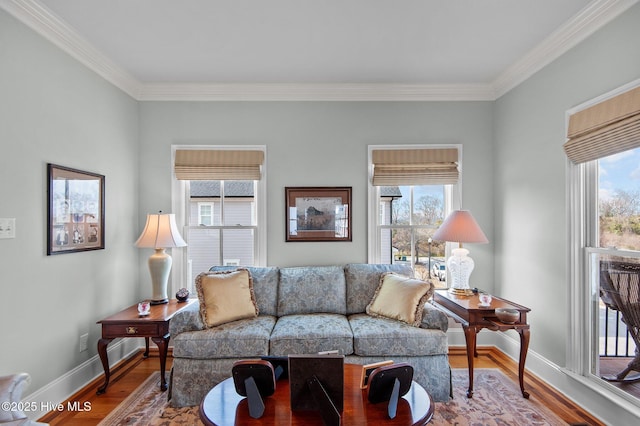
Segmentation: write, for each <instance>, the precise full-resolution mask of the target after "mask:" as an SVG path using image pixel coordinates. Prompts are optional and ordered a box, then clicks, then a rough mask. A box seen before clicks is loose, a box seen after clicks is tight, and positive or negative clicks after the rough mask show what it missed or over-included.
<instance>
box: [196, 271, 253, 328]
mask: <svg viewBox="0 0 640 426" xmlns="http://www.w3.org/2000/svg"><path fill="white" fill-rule="evenodd" d="M196 290H197V292H198V299H199V301H200V313H201V315H202V321H203V322H204V323H205V325H206V326H207V327H215V326H218V325H220V324H224V323H227V322H231V321H237V320H239V319H244V318H252V317H256V316H258V306H257V305H256V299H255V295H254V293H253V281H252V279H251V274H250V273H249V271H248V270H246V269H238V270H237V271H227V272H203V273H201V274H199V275H198V276H197V277H196Z"/></svg>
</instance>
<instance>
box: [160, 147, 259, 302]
mask: <svg viewBox="0 0 640 426" xmlns="http://www.w3.org/2000/svg"><path fill="white" fill-rule="evenodd" d="M188 149H193V150H206V149H211V150H236V151H239V150H247V151H262V152H263V153H264V163H263V165H262V177H261V179H260V180H259V181H257V183H256V185H255V194H254V197H255V203H256V208H255V214H256V215H257V216H258V217H257V218H256V226H257V231H256V240H255V245H254V265H255V266H266V265H267V211H268V210H267V167H266V165H267V147H266V146H265V145H172V146H171V208H172V210H173V213H174V214H175V216H176V223H177V224H178V226H179V227H180V228H181V229H182V235H183V237H184V238H185V241H187V244H189V241H188V239H187V238H188V233H187V232H185V231H186V226H187V224H188V219H189V216H188V215H189V210H188V203H189V197H190V194H189V193H188V185H187V184H186V183H185V181H183V180H178V179H176V175H175V171H174V164H175V160H176V151H177V150H188ZM172 251H173V250H172ZM171 256H172V257H173V266H172V271H171V290H170V291H169V294H173V293H175V292H176V291H178V289H180V288H182V287H186V288H187V289H189V290H193V288H194V287H193V286H194V282H193V280H194V279H195V277H193V276H191V274H190V270H191V268H190V265H189V264H188V256H187V250H184V249H183V250H182V252H181V253H178V252H172V254H171Z"/></svg>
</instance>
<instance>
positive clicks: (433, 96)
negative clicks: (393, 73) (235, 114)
mask: <svg viewBox="0 0 640 426" xmlns="http://www.w3.org/2000/svg"><path fill="white" fill-rule="evenodd" d="M494 98H495V94H494V92H493V89H492V88H491V87H490V86H489V85H482V84H479V85H426V84H425V85H419V84H190V83H184V84H144V85H143V86H142V89H141V91H140V97H139V100H141V101H488V100H493V99H494Z"/></svg>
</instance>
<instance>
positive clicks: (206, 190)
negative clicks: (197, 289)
mask: <svg viewBox="0 0 640 426" xmlns="http://www.w3.org/2000/svg"><path fill="white" fill-rule="evenodd" d="M264 156H265V149H264V148H263V147H247V148H245V149H241V148H239V147H211V148H209V149H206V147H201V146H199V147H193V148H189V147H184V146H179V147H174V171H175V177H176V179H175V180H174V191H173V195H174V203H173V204H174V211H176V220H178V221H179V223H181V224H182V226H183V228H182V229H183V231H182V232H183V237H184V238H185V240H186V241H187V244H188V245H187V247H186V250H183V256H182V259H180V261H179V262H176V259H175V258H174V275H173V277H174V283H175V286H180V285H181V286H185V287H187V288H192V287H193V282H194V280H195V277H196V276H197V275H198V274H199V273H201V272H206V271H208V270H209V268H211V267H212V266H218V265H233V266H261V265H264V264H266V260H265V258H266V253H265V247H266V226H265V223H266V217H265V208H264V199H265V194H266V178H265V176H264V171H263V170H264V167H263V165H264ZM178 213H179V214H178ZM184 282H186V283H187V284H186V285H185V284H180V283H184Z"/></svg>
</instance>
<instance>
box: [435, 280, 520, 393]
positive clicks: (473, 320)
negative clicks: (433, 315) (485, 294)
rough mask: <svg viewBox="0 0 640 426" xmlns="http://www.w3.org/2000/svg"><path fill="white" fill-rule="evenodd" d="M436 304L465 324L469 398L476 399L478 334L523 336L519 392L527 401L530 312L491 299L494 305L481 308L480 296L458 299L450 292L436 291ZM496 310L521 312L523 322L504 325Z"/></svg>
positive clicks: (514, 304) (512, 304)
mask: <svg viewBox="0 0 640 426" xmlns="http://www.w3.org/2000/svg"><path fill="white" fill-rule="evenodd" d="M433 304H434V305H435V306H436V307H437V308H439V309H440V310H442V311H443V312H444V313H445V314H447V315H448V316H450V317H451V318H453V319H454V320H455V321H456V322H459V323H461V324H462V329H463V330H464V338H465V341H466V343H467V360H468V364H469V389H468V390H467V398H471V397H472V396H473V359H474V357H477V356H478V352H477V351H476V334H478V332H479V331H480V330H482V329H483V328H486V329H489V330H492V331H507V330H516V331H517V332H518V334H519V335H520V360H519V363H518V378H519V379H520V391H521V392H522V396H523V397H524V398H529V392H527V391H525V390H524V363H525V360H526V359H527V351H528V349H529V337H530V334H529V324H527V313H528V312H530V311H531V309H529V308H527V307H525V306H522V305H518V304H516V303H513V302H510V301H508V300H506V299H501V298H499V297H496V296H492V300H491V305H490V306H489V307H488V308H483V307H480V306H479V305H480V301H479V300H478V295H477V294H473V295H472V296H457V295H455V294H452V293H450V292H449V291H447V290H436V291H435V292H434V294H433ZM497 308H511V309H516V310H518V312H520V319H519V320H518V321H516V322H515V323H513V324H506V323H503V322H501V321H500V320H499V319H498V318H497V317H496V314H495V310H496V309H497Z"/></svg>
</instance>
